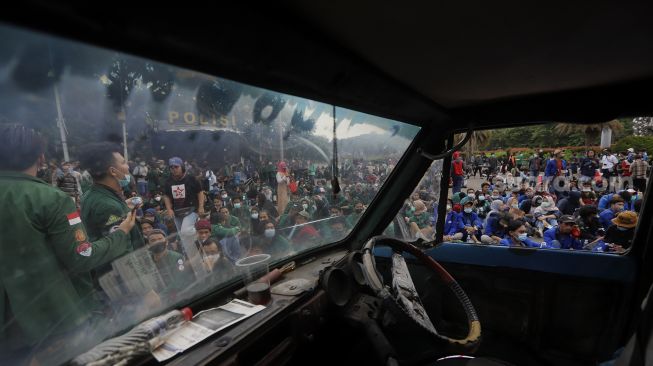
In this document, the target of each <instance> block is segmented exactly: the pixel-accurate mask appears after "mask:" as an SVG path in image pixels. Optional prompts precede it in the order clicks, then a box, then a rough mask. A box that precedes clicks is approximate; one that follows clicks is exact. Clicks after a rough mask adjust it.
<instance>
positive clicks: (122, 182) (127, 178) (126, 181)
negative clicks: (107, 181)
mask: <svg viewBox="0 0 653 366" xmlns="http://www.w3.org/2000/svg"><path fill="white" fill-rule="evenodd" d="M130 182H131V176H130V175H129V174H125V177H124V178H122V179H121V180H119V181H118V183H120V186H121V187H122V188H125V187H127V186H129V183H130Z"/></svg>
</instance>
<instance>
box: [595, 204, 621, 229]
mask: <svg viewBox="0 0 653 366" xmlns="http://www.w3.org/2000/svg"><path fill="white" fill-rule="evenodd" d="M615 216H617V215H616V214H615V213H614V211H612V210H611V209H609V208H608V209H605V210H603V211H601V213H600V214H599V222H600V223H601V225H603V228H604V229H605V230H608V228H609V227H610V226H612V225H614V224H613V223H612V219H614V217H615Z"/></svg>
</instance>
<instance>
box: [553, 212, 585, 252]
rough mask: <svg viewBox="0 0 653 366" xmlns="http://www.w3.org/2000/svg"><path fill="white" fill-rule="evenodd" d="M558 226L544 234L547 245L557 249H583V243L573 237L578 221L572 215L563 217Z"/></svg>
mask: <svg viewBox="0 0 653 366" xmlns="http://www.w3.org/2000/svg"><path fill="white" fill-rule="evenodd" d="M558 224H559V225H558V226H555V227H552V228H550V229H549V230H547V231H545V232H544V241H545V242H546V244H547V245H548V246H549V247H551V248H556V249H577V250H578V249H583V243H582V242H581V241H580V240H578V239H576V238H574V237H573V236H572V235H571V231H572V230H573V228H574V226H576V220H574V218H573V217H572V216H570V215H562V216H560V219H558Z"/></svg>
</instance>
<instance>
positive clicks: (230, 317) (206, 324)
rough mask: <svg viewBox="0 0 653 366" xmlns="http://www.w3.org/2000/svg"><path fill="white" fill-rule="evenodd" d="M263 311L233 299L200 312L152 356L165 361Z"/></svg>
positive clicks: (261, 308) (260, 307)
mask: <svg viewBox="0 0 653 366" xmlns="http://www.w3.org/2000/svg"><path fill="white" fill-rule="evenodd" d="M263 309H265V306H263V305H253V304H250V303H248V302H245V301H242V300H238V299H235V300H232V301H231V302H229V303H227V304H225V305H222V306H219V307H217V308H213V309H209V310H204V311H201V312H199V313H198V314H197V315H195V316H194V317H193V320H192V321H189V322H186V323H185V324H183V325H181V326H180V327H179V328H178V329H176V330H175V331H174V332H173V333H172V334H170V336H169V337H168V339H166V341H165V342H164V343H163V344H162V345H161V346H159V347H157V349H155V350H154V351H152V355H153V356H154V358H156V360H157V361H159V362H161V361H165V360H167V359H169V358H171V357H173V356H174V355H176V354H178V353H181V352H183V351H185V350H187V349H189V348H191V347H192V346H194V345H196V344H198V343H199V342H201V341H203V340H204V339H206V338H208V337H209V336H211V335H213V334H215V333H217V332H219V331H221V330H222V329H225V328H227V327H228V326H230V325H232V324H235V323H238V322H239V321H241V320H244V319H247V318H248V317H250V316H252V315H254V314H256V313H258V312H259V311H261V310H263Z"/></svg>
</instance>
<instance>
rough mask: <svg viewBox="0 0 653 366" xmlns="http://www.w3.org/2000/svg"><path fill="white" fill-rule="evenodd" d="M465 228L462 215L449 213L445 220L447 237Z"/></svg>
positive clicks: (453, 212)
mask: <svg viewBox="0 0 653 366" xmlns="http://www.w3.org/2000/svg"><path fill="white" fill-rule="evenodd" d="M464 227H465V225H464V224H463V222H462V220H461V219H460V214H459V213H457V212H455V211H449V212H448V213H447V216H445V218H444V233H445V235H453V234H455V233H457V232H458V231H460V230H462V229H463V228H464Z"/></svg>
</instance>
